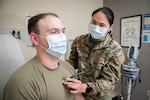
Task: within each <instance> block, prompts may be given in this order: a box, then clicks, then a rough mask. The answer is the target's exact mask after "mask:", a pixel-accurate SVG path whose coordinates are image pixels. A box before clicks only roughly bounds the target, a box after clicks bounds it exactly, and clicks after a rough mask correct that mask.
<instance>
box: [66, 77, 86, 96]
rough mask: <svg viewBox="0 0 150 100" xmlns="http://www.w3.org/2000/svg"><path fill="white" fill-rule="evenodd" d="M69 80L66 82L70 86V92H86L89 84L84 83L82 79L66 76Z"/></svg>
mask: <svg viewBox="0 0 150 100" xmlns="http://www.w3.org/2000/svg"><path fill="white" fill-rule="evenodd" d="M66 80H67V81H65V82H64V85H66V86H67V87H68V88H70V93H72V94H81V93H85V92H86V88H87V85H86V84H84V83H82V82H81V81H80V80H77V79H73V78H66Z"/></svg>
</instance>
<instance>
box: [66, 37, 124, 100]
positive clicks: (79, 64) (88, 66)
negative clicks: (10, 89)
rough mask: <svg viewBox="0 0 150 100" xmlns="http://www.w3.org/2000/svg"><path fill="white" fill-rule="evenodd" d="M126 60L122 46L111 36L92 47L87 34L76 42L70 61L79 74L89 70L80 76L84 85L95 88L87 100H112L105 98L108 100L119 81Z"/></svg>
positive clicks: (72, 48) (72, 47)
mask: <svg viewBox="0 0 150 100" xmlns="http://www.w3.org/2000/svg"><path fill="white" fill-rule="evenodd" d="M124 60H125V58H124V54H123V51H122V48H121V46H120V45H119V43H117V42H116V41H115V40H113V39H112V38H111V37H110V36H109V35H107V36H106V39H105V40H104V41H100V42H98V43H97V44H96V45H95V46H92V44H91V43H90V35H89V34H85V35H81V36H79V37H77V38H76V39H75V40H74V42H73V44H72V46H71V53H70V57H69V60H68V61H69V63H70V64H72V65H73V66H74V67H75V68H76V69H78V71H79V72H82V71H87V70H88V72H87V73H85V74H82V75H80V76H79V79H80V80H81V81H82V82H83V83H88V84H89V85H90V86H91V87H92V88H93V90H92V91H91V92H90V93H89V94H87V95H86V100H110V99H104V98H105V97H106V98H107V95H108V94H109V93H110V92H111V91H112V90H113V89H114V86H115V85H114V84H115V83H116V82H117V81H118V80H119V77H120V68H121V65H122V64H123V63H124ZM103 97H104V98H103ZM101 98H103V99H101Z"/></svg>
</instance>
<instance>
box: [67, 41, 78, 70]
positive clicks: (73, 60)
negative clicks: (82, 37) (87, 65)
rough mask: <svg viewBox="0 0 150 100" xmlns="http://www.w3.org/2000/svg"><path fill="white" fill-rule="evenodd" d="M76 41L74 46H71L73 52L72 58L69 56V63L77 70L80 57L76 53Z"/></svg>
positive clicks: (71, 53)
mask: <svg viewBox="0 0 150 100" xmlns="http://www.w3.org/2000/svg"><path fill="white" fill-rule="evenodd" d="M76 41H77V40H76V39H75V40H74V41H73V43H72V45H71V52H70V56H69V60H68V62H69V63H70V64H71V65H72V66H73V67H74V68H75V69H77V66H78V55H77V51H76Z"/></svg>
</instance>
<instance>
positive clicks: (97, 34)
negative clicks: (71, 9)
mask: <svg viewBox="0 0 150 100" xmlns="http://www.w3.org/2000/svg"><path fill="white" fill-rule="evenodd" d="M89 31H90V34H91V36H92V37H93V38H94V39H100V38H102V37H104V36H105V35H106V32H107V28H103V27H100V26H98V25H93V24H90V25H89Z"/></svg>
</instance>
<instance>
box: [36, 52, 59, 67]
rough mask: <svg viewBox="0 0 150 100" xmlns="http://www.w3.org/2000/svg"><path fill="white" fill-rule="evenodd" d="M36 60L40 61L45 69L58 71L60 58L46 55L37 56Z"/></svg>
mask: <svg viewBox="0 0 150 100" xmlns="http://www.w3.org/2000/svg"><path fill="white" fill-rule="evenodd" d="M36 59H38V60H39V61H40V62H41V63H42V64H43V65H44V66H45V67H47V68H49V69H56V68H58V65H59V63H58V62H59V58H58V57H54V56H51V55H47V54H45V55H44V53H43V54H41V55H36Z"/></svg>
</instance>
